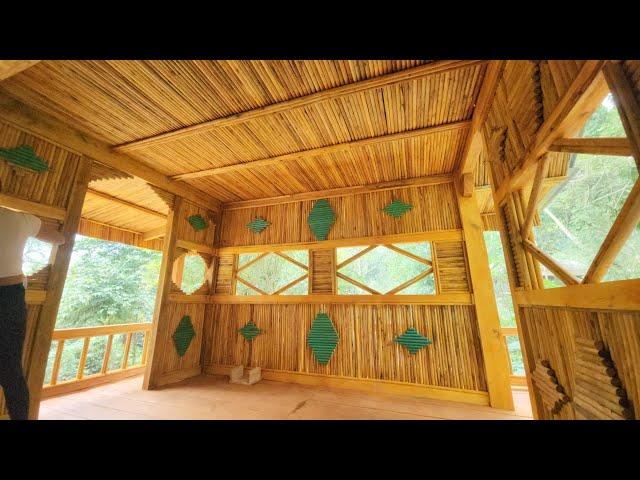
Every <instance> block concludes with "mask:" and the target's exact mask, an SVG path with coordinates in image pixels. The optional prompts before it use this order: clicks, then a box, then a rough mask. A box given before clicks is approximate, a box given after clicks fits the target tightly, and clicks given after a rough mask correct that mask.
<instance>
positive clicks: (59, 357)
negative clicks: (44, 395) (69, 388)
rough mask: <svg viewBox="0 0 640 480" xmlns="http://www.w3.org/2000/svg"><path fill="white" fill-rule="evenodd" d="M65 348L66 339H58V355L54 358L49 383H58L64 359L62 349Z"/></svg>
mask: <svg viewBox="0 0 640 480" xmlns="http://www.w3.org/2000/svg"><path fill="white" fill-rule="evenodd" d="M63 350H64V340H59V341H58V348H57V349H56V356H55V358H54V360H53V367H52V368H51V380H50V381H49V385H55V384H56V383H58V371H59V370H60V361H61V360H62V351H63Z"/></svg>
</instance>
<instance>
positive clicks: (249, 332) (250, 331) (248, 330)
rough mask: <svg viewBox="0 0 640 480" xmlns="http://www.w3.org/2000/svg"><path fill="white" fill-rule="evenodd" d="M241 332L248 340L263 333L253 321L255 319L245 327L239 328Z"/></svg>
mask: <svg viewBox="0 0 640 480" xmlns="http://www.w3.org/2000/svg"><path fill="white" fill-rule="evenodd" d="M238 331H239V332H240V334H241V335H242V336H243V337H244V339H245V340H246V341H247V342H250V341H252V340H253V339H254V338H256V337H257V336H258V335H260V334H261V333H262V331H261V330H260V329H259V328H258V327H257V326H256V324H255V323H253V320H250V321H249V323H247V324H246V325H245V326H244V327H242V328H241V329H240V330H238Z"/></svg>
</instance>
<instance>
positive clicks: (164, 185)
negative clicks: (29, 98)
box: [0, 90, 220, 211]
mask: <svg viewBox="0 0 640 480" xmlns="http://www.w3.org/2000/svg"><path fill="white" fill-rule="evenodd" d="M0 120H2V121H4V122H8V123H10V124H13V125H15V126H16V127H18V128H20V129H21V130H25V131H27V132H29V133H32V134H34V135H36V136H39V137H42V138H44V139H48V140H51V141H53V142H54V143H56V144H58V145H62V146H64V147H65V148H67V149H70V150H73V151H75V152H78V153H81V154H84V155H86V156H87V157H89V158H92V159H95V160H97V161H98V162H100V163H103V164H104V165H107V166H109V167H112V168H115V169H116V170H120V171H123V172H125V173H129V174H131V175H133V176H135V177H138V178H140V179H142V180H144V181H146V182H148V183H150V184H151V185H155V186H156V187H159V188H161V189H163V190H166V191H167V192H170V193H173V194H174V195H179V196H181V197H184V198H186V199H187V200H189V201H191V202H193V203H195V204H197V205H199V206H201V207H205V208H208V209H209V210H214V211H219V210H220V201H219V200H217V199H215V198H213V197H210V196H209V195H206V194H205V193H203V192H201V191H200V190H198V189H196V188H194V187H192V186H190V185H187V184H185V183H183V182H177V181H175V180H171V179H170V178H169V177H167V176H166V175H163V174H162V173H160V172H158V171H157V170H154V169H153V168H151V167H150V166H148V165H146V164H144V163H143V162H141V161H140V160H136V159H134V158H132V157H129V156H128V155H123V154H121V153H115V152H113V151H112V149H111V146H110V145H108V144H106V143H105V142H102V141H100V140H98V139H95V138H93V137H91V136H89V135H88V134H85V133H84V132H81V131H80V130H77V129H76V128H73V127H71V126H70V125H67V124H65V123H64V122H61V121H60V120H58V119H56V118H54V117H52V116H51V115H48V114H46V113H44V112H41V111H38V110H35V109H34V108H32V107H30V106H28V105H26V104H24V103H22V102H20V101H18V100H16V99H14V98H13V97H11V96H9V95H7V94H6V93H4V92H3V91H1V90H0Z"/></svg>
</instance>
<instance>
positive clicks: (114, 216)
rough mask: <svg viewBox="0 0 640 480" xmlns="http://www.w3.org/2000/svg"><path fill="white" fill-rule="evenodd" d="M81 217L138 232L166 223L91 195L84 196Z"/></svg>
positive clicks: (158, 218)
mask: <svg viewBox="0 0 640 480" xmlns="http://www.w3.org/2000/svg"><path fill="white" fill-rule="evenodd" d="M82 218H86V219H89V220H93V221H96V222H100V223H104V224H107V225H113V226H115V227H118V228H123V229H125V230H129V231H132V232H138V233H142V232H147V231H150V230H154V229H156V228H160V227H162V226H164V225H165V223H166V220H163V219H162V218H160V217H156V216H153V215H149V214H146V213H143V212H141V211H139V210H137V209H135V208H133V207H127V206H125V205H121V204H119V203H114V202H112V201H109V200H105V199H103V198H100V197H95V196H93V195H87V196H86V197H85V201H84V205H83V206H82Z"/></svg>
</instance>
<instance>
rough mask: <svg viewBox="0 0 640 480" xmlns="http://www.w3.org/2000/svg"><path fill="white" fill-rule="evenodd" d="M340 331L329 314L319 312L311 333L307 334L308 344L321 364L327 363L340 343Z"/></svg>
mask: <svg viewBox="0 0 640 480" xmlns="http://www.w3.org/2000/svg"><path fill="white" fill-rule="evenodd" d="M338 340H339V337H338V332H337V331H336V329H335V327H334V326H333V323H332V322H331V319H330V318H329V315H327V314H326V313H319V314H318V315H316V318H315V320H314V321H313V324H312V325H311V329H310V330H309V335H308V336H307V344H308V345H309V346H310V347H311V350H312V351H313V355H314V357H316V360H317V361H318V363H319V364H321V365H326V364H327V363H329V360H330V359H331V355H333V351H334V350H335V349H336V345H338Z"/></svg>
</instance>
